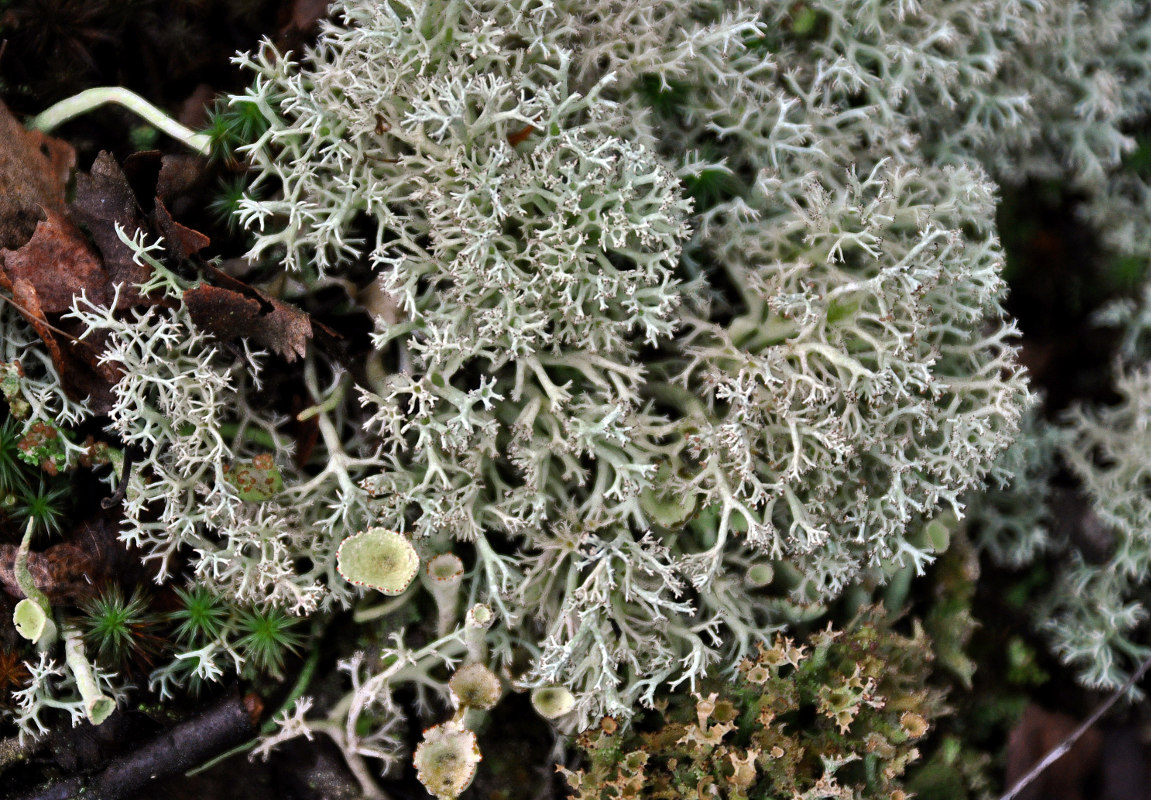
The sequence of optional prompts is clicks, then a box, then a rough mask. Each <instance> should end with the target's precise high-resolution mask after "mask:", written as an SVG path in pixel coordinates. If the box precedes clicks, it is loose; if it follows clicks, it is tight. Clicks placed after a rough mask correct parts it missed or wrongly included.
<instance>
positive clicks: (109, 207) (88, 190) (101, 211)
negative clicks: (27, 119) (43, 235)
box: [70, 152, 152, 308]
mask: <svg viewBox="0 0 1151 800" xmlns="http://www.w3.org/2000/svg"><path fill="white" fill-rule="evenodd" d="M70 211H71V215H72V218H73V219H75V220H76V221H77V222H78V223H80V224H81V225H84V226H85V227H86V228H87V229H88V232H89V234H91V236H92V239H93V241H95V242H96V247H97V248H99V250H100V254H101V255H103V257H104V270H105V272H106V273H107V279H108V283H109V284H112V285H114V284H117V283H119V284H123V285H124V289H123V290H122V291H121V292H120V302H119V303H118V305H117V308H128V307H131V306H136V305H141V304H143V303H146V302H147V301H146V300H145V299H144V298H143V297H142V296H141V295H140V293H139V291H137V290H136V288H135V286H136V285H137V284H141V283H145V282H146V281H147V280H148V279H149V278H151V276H152V270H151V269H150V268H149V267H148V266H147V265H145V264H137V263H135V262H134V261H133V260H132V250H131V248H129V247H128V245H126V244H124V242H122V241H121V240H120V237H119V236H118V235H117V234H116V225H117V224H119V225H120V227H122V228H123V229H124V231H125V233H127V234H128V235H129V236H132V235H133V234H135V233H136V231H138V230H139V229H141V228H144V227H145V224H144V223H145V220H144V214H143V212H142V211H141V210H140V205H139V203H137V202H136V195H135V193H134V192H133V191H132V187H131V186H130V185H129V184H128V179H127V178H126V177H125V175H124V171H123V170H122V169H120V165H119V164H117V163H116V159H115V158H113V157H112V154H111V153H107V152H102V153H100V155H98V156H97V157H96V160H95V161H94V162H93V163H92V169H91V171H90V172H87V173H84V172H81V173H79V174H78V175H77V176H76V199H75V200H73V201H72V205H71V208H70Z"/></svg>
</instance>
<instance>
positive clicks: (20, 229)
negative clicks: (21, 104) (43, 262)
mask: <svg viewBox="0 0 1151 800" xmlns="http://www.w3.org/2000/svg"><path fill="white" fill-rule="evenodd" d="M0 142H3V145H2V146H0V247H5V248H8V249H16V248H18V247H20V246H22V245H23V244H24V243H25V242H27V241H28V239H29V238H30V237H31V236H32V234H33V232H34V231H35V229H36V223H37V222H38V221H39V220H40V219H41V217H42V210H52V211H56V212H58V213H62V212H63V211H64V191H65V186H66V184H67V183H68V175H69V174H70V173H71V171H72V167H73V166H75V164H76V153H75V151H73V150H72V148H71V146H69V145H68V144H66V143H65V142H62V141H60V140H59V139H53V138H52V137H51V136H47V135H45V134H43V133H40V132H39V131H29V130H27V129H26V128H25V127H24V126H23V125H21V124H20V121H19V120H17V119H16V118H15V117H13V116H12V114H11V113H10V112H9V111H8V108H7V106H5V105H4V103H3V102H0Z"/></svg>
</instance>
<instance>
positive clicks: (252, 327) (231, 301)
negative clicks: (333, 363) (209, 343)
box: [184, 269, 312, 363]
mask: <svg viewBox="0 0 1151 800" xmlns="http://www.w3.org/2000/svg"><path fill="white" fill-rule="evenodd" d="M210 274H211V276H212V279H213V280H214V281H215V282H216V283H217V284H222V285H215V286H214V285H211V284H207V283H203V284H200V285H199V286H196V287H194V288H192V289H189V290H188V291H186V292H184V305H185V306H186V307H187V309H188V311H189V313H190V314H191V315H192V321H193V322H195V323H196V325H197V327H199V328H201V329H202V330H205V331H207V332H209V333H211V334H213V335H214V336H216V337H217V338H219V339H223V340H224V341H228V340H230V339H238V338H240V337H247V338H249V339H251V340H252V341H254V342H256V343H257V344H258V345H260V346H261V347H266V348H268V349H269V350H271V351H272V352H273V353H276V354H277V355H279V356H281V357H282V358H283V359H284V360H285V361H287V362H289V363H291V362H292V361H295V360H296V359H297V358H303V357H304V355H305V354H306V353H307V348H308V340H309V339H311V338H312V320H311V317H309V316H308V315H307V314H305V313H304V312H303V311H300V310H299V309H298V308H293V307H292V306H290V305H288V304H287V303H283V302H281V301H279V300H276V299H274V298H272V297H269V296H268V295H266V294H264V293H263V292H261V291H259V290H258V289H254V288H252V287H251V286H248V285H247V284H245V283H242V282H241V281H238V280H236V279H235V278H232V277H230V276H229V275H227V274H225V273H223V272H221V271H220V270H218V269H211V270H210Z"/></svg>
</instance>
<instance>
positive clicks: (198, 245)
mask: <svg viewBox="0 0 1151 800" xmlns="http://www.w3.org/2000/svg"><path fill="white" fill-rule="evenodd" d="M152 220H153V221H154V222H155V223H156V227H157V228H158V229H159V231H160V234H161V235H162V236H163V237H164V245H165V247H166V248H167V250H168V252H169V253H170V254H172V255H174V256H175V257H176V258H178V259H180V260H183V259H186V258H187V257H188V256H192V255H195V254H196V253H198V252H200V251H201V250H203V249H204V248H205V247H207V246H208V245H209V244H211V241H212V240H211V239H209V238H208V237H207V236H205V235H204V234H202V233H200V232H199V231H196V230H192V229H191V228H189V227H188V226H186V225H181V224H180V223H179V222H176V220H174V219H172V215H171V214H170V213H168V208H167V206H165V205H164V201H163V200H161V199H160V198H159V197H157V198H156V206H155V208H153V209H152Z"/></svg>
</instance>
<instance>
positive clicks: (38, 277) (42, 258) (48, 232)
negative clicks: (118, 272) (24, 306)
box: [0, 209, 109, 314]
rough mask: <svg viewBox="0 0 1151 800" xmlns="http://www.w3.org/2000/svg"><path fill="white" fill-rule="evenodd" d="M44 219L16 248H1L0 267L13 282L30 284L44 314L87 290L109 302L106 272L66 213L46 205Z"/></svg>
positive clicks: (98, 300)
mask: <svg viewBox="0 0 1151 800" xmlns="http://www.w3.org/2000/svg"><path fill="white" fill-rule="evenodd" d="M44 213H45V219H43V220H41V221H40V223H39V224H37V225H36V230H35V232H34V233H33V234H32V238H31V239H29V240H28V242H27V244H25V245H24V246H23V247H21V248H20V249H19V250H0V270H3V271H4V273H5V274H6V276H7V279H8V280H9V281H10V282H12V283H15V282H17V281H25V282H27V283H28V284H30V285H31V286H32V287H33V289H34V290H35V292H36V296H37V298H38V299H39V307H40V309H41V311H42V312H43V313H46V314H63V313H65V312H67V311H69V310H71V308H72V298H73V296H75V295H78V294H80V293H81V292H86V293H87V295H88V299H89V300H91V301H92V302H94V303H99V304H101V305H106V304H107V303H108V299H109V298H108V275H107V273H105V272H104V268H103V266H102V265H101V264H100V259H99V257H97V255H96V254H95V253H93V252H92V249H91V248H90V247H89V246H88V240H87V239H85V238H84V234H82V233H81V232H80V229H79V228H77V227H76V226H75V225H74V224H73V223H72V222H71V221H69V220H68V218H67V217H64V216H62V215H60V214H59V213H57V212H56V211H54V210H52V209H45V211H44Z"/></svg>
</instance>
